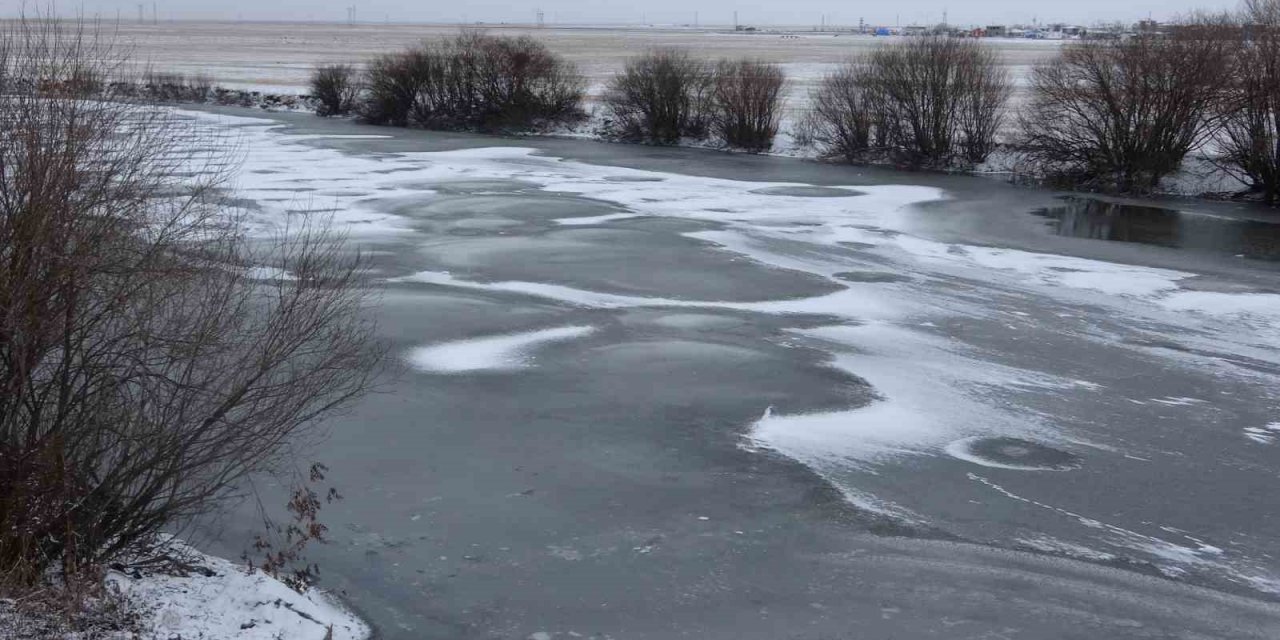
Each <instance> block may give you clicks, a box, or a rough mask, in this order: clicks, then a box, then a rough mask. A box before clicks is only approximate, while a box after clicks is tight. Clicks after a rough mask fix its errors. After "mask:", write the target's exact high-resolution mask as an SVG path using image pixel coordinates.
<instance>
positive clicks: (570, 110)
mask: <svg viewBox="0 0 1280 640" xmlns="http://www.w3.org/2000/svg"><path fill="white" fill-rule="evenodd" d="M366 75H367V79H366V84H367V86H368V91H367V95H366V98H365V101H364V105H363V108H362V109H361V111H362V113H363V115H364V117H365V119H366V120H368V121H370V122H373V123H375V124H393V125H401V126H403V125H408V124H413V125H417V126H421V127H426V128H431V129H479V130H502V129H512V128H514V129H527V128H530V127H537V126H541V125H546V124H553V123H556V122H561V121H566V120H573V119H576V118H579V117H581V115H582V109H581V102H582V95H583V91H584V82H583V79H582V77H581V76H580V75H579V74H578V72H577V70H576V69H575V68H574V67H573V65H571V64H570V63H568V62H566V61H565V60H564V59H563V58H562V57H560V56H558V55H556V54H554V53H552V52H551V51H550V50H549V49H547V48H546V46H545V45H543V44H542V43H541V42H538V41H537V40H535V39H533V38H530V37H527V36H520V37H499V36H492V35H488V34H484V33H480V32H476V31H464V32H462V33H460V34H459V35H457V36H455V37H452V38H446V39H441V40H436V41H430V42H425V43H423V44H422V45H419V46H417V47H413V48H410V49H408V50H406V51H403V52H400V53H394V54H389V55H384V56H382V57H380V58H377V59H375V60H374V61H373V63H372V64H370V65H369V68H368V71H367V74H366Z"/></svg>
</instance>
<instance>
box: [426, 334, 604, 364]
mask: <svg viewBox="0 0 1280 640" xmlns="http://www.w3.org/2000/svg"><path fill="white" fill-rule="evenodd" d="M594 331H595V328H594V327H588V326H581V327H558V328H555V329H543V330H541V331H529V332H526V333H513V334H506V335H500V336H490V337H485V338H472V339H468V340H458V341H456V342H446V343H444V344H437V345H430V346H426V347H419V348H417V349H414V350H412V351H410V352H409V355H408V360H409V363H410V364H411V365H413V367H414V368H416V369H418V370H420V371H426V372H429V373H446V374H448V373H471V372H475V371H512V370H516V369H524V368H527V367H529V366H531V365H532V361H531V359H532V356H531V352H532V351H534V350H535V349H536V348H537V347H539V346H541V345H543V344H546V343H549V342H562V341H565V340H572V339H574V338H581V337H583V336H587V335H590V334H591V333H592V332H594Z"/></svg>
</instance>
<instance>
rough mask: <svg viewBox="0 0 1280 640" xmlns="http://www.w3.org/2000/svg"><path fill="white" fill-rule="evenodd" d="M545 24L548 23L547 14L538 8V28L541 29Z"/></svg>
mask: <svg viewBox="0 0 1280 640" xmlns="http://www.w3.org/2000/svg"><path fill="white" fill-rule="evenodd" d="M545 25H546V17H545V14H543V13H542V9H538V28H539V29H541V28H542V27H543V26H545Z"/></svg>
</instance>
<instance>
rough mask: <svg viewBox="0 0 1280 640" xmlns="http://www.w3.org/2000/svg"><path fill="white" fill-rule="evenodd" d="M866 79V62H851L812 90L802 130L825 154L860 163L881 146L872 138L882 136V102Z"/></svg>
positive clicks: (867, 75)
mask: <svg viewBox="0 0 1280 640" xmlns="http://www.w3.org/2000/svg"><path fill="white" fill-rule="evenodd" d="M870 78H871V74H870V69H869V65H868V63H867V61H866V59H865V58H862V59H855V60H852V61H850V62H848V63H845V64H844V65H841V67H840V68H839V69H837V70H836V71H834V72H832V73H831V74H829V75H827V77H825V78H823V80H822V84H821V85H819V86H818V88H817V90H815V91H814V93H813V96H812V100H811V105H810V110H809V113H808V114H807V115H806V116H805V119H804V124H803V127H804V129H806V131H807V132H808V135H809V136H810V137H811V138H812V139H813V142H814V143H816V144H818V145H819V146H820V147H821V148H822V149H823V150H824V152H825V153H826V154H827V155H829V156H835V157H839V158H842V159H844V160H845V161H847V162H864V161H870V160H873V159H874V153H875V151H876V150H878V149H880V148H882V147H883V144H884V143H883V141H882V140H879V139H876V140H873V136H877V137H879V136H883V135H884V133H885V127H884V126H883V124H882V123H883V122H884V119H885V116H884V114H883V113H882V111H883V109H884V107H885V103H884V101H883V100H881V99H880V98H879V97H878V96H877V94H876V88H875V86H874V84H873V83H872V82H871V81H870Z"/></svg>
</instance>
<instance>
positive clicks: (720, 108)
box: [711, 59, 786, 152]
mask: <svg viewBox="0 0 1280 640" xmlns="http://www.w3.org/2000/svg"><path fill="white" fill-rule="evenodd" d="M785 82H786V76H784V75H783V73H782V69H779V68H778V67H777V65H772V64H769V63H767V62H763V61H759V60H748V59H743V60H722V61H721V62H720V64H718V65H717V66H716V71H715V86H714V88H713V93H712V97H713V111H712V117H711V128H712V130H713V131H714V133H715V134H716V136H717V137H718V138H720V140H721V141H722V142H724V143H725V144H727V145H729V146H731V147H738V148H741V149H746V150H748V151H753V152H760V151H767V150H768V149H769V147H771V146H773V138H774V136H776V135H777V134H778V121H779V119H780V118H781V117H782V87H783V85H784V84H785Z"/></svg>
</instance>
